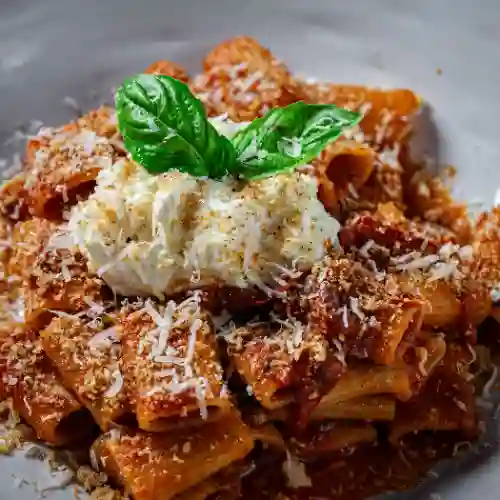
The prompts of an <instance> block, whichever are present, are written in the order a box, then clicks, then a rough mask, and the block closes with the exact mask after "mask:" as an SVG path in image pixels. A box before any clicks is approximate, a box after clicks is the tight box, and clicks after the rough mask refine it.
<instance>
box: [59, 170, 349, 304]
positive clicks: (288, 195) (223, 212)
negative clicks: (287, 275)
mask: <svg viewBox="0 0 500 500" xmlns="http://www.w3.org/2000/svg"><path fill="white" fill-rule="evenodd" d="M316 191H317V186H316V180H315V178H314V177H312V176H310V175H308V174H304V173H299V172H292V173H287V174H280V175H277V176H274V177H269V178H267V179H262V180H258V181H254V182H249V183H247V184H239V183H238V182H237V181H235V180H224V181H215V180H212V179H201V178H195V177H192V176H190V175H188V174H184V173H180V172H177V171H171V172H167V173H164V174H161V175H158V176H153V175H150V174H149V173H148V172H146V170H144V169H143V168H142V167H141V166H139V165H137V164H135V163H133V162H131V161H128V160H121V161H119V162H117V163H116V164H115V165H113V167H112V168H108V169H105V170H103V171H101V173H100V174H99V177H98V179H97V187H96V190H95V192H94V193H93V194H92V195H91V196H90V198H89V199H88V200H86V201H84V202H82V203H80V204H79V205H78V206H76V207H75V208H74V209H73V212H72V214H71V218H70V221H69V224H68V226H69V230H70V234H71V236H72V240H73V241H74V243H75V244H76V245H78V246H79V248H80V250H81V251H82V252H83V253H84V255H86V257H87V258H88V262H89V267H90V269H91V270H92V271H93V272H96V273H97V274H99V275H101V276H102V277H103V278H104V280H105V281H106V282H107V283H108V285H109V286H110V287H111V288H112V289H113V290H115V292H116V293H119V294H123V295H157V296H163V295H168V294H171V293H174V292H176V291H179V290H181V289H185V288H192V287H196V286H199V285H200V284H202V283H209V282H212V281H214V280H220V281H223V282H225V283H227V284H228V285H232V286H237V287H243V288H244V287H248V286H253V285H255V286H258V287H260V288H263V289H265V290H269V289H270V288H273V287H275V285H276V278H278V279H279V275H280V274H282V272H283V271H285V272H286V270H287V269H290V268H293V269H304V268H308V267H311V266H312V264H313V263H314V262H316V261H317V260H319V259H321V257H323V255H324V253H325V245H326V244H327V243H328V242H330V243H334V242H335V240H336V238H337V233H338V230H339V224H338V222H337V221H336V220H335V219H334V218H332V217H331V216H330V215H329V214H328V213H327V212H326V211H325V209H324V207H323V205H322V204H321V202H320V201H319V200H318V198H317V195H316Z"/></svg>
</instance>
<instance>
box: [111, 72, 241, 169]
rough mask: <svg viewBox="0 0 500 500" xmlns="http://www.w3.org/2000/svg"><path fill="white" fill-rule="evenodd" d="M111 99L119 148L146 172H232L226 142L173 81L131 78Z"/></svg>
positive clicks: (199, 105) (184, 87)
mask: <svg viewBox="0 0 500 500" xmlns="http://www.w3.org/2000/svg"><path fill="white" fill-rule="evenodd" d="M115 100H116V111H117V116H118V126H119V129H120V132H121V134H122V136H123V140H124V143H125V148H126V149H127V151H128V152H129V153H130V154H131V155H132V158H133V159H134V160H135V161H136V162H137V163H140V164H141V165H142V166H143V167H145V168H146V169H147V170H148V171H149V172H151V173H161V172H166V171H167V170H171V169H174V168H175V169H177V170H180V171H182V172H188V173H190V174H192V175H194V176H197V177H213V178H219V177H222V176H223V175H225V174H227V172H228V169H229V168H230V167H234V164H235V163H236V155H235V150H234V147H233V146H232V145H231V142H230V141H229V139H227V138H226V137H224V136H222V135H220V134H219V133H218V132H217V131H216V130H215V128H214V126H213V125H212V124H211V123H210V122H209V121H208V120H207V117H206V115H205V110H204V109H203V105H202V103H201V102H200V101H199V100H198V99H196V98H195V97H194V96H193V94H191V92H190V90H189V88H188V87H187V85H185V84H184V83H182V82H180V81H179V80H176V79H175V78H171V77H169V76H159V75H137V76H135V77H132V78H128V79H127V80H125V82H124V83H123V85H122V86H121V87H120V89H118V92H117V94H116V99H115Z"/></svg>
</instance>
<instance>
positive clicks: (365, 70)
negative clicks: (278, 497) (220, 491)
mask: <svg viewBox="0 0 500 500" xmlns="http://www.w3.org/2000/svg"><path fill="white" fill-rule="evenodd" d="M499 24H500V1H499V0H482V1H481V2H472V1H470V0H469V1H468V0H439V1H437V0H420V1H418V2H417V1H412V0H406V1H404V0H378V1H376V2H375V1H374V0H349V1H347V2H339V1H337V2H334V1H331V0H307V1H301V0H252V1H250V0H249V1H243V0H241V1H237V0H211V1H208V0H205V1H202V0H182V1H175V0H170V1H167V0H148V1H147V2H145V1H143V2H140V1H139V0H85V1H80V2H78V1H76V0H73V1H70V0H45V1H43V2H41V1H38V2H34V1H32V2H30V1H29V0H2V2H1V4H0V157H2V156H10V155H12V154H13V153H14V150H15V148H16V144H15V140H10V141H8V144H4V141H6V140H7V139H9V138H12V133H13V132H14V131H15V130H16V129H17V128H18V127H20V126H21V127H22V126H26V124H28V123H29V121H30V120H33V119H36V120H41V121H42V122H44V123H46V124H57V123H62V122H65V121H68V120H69V119H70V118H71V117H72V113H73V112H72V110H70V109H68V106H65V105H64V104H63V101H64V100H65V99H64V98H65V97H71V98H72V99H75V100H76V101H77V102H78V103H79V104H80V105H81V106H82V107H83V108H89V107H92V106H94V105H95V104H97V103H98V102H100V101H101V100H102V99H108V100H109V99H110V97H111V93H110V88H111V87H112V86H113V85H117V84H119V83H120V82H121V79H122V77H124V76H125V75H128V74H131V73H136V72H138V71H140V70H141V69H143V68H145V67H146V66H148V65H149V64H150V63H151V62H153V61H155V60H156V59H160V58H166V59H171V60H174V61H177V62H179V63H181V64H183V65H184V66H186V67H187V68H188V69H190V70H193V71H196V70H197V69H199V65H200V60H201V58H202V56H203V55H204V54H205V53H206V52H207V51H208V49H209V48H210V47H211V46H213V45H214V44H216V43H217V42H220V41H221V40H222V39H224V38H227V37H230V36H233V35H237V34H250V35H253V36H255V37H256V38H257V39H258V40H259V41H261V42H262V43H263V44H264V45H267V46H269V47H270V48H271V49H272V51H273V52H274V53H275V54H276V55H277V56H278V57H280V58H282V59H283V60H285V61H286V62H287V64H288V65H289V66H290V68H291V69H292V70H293V71H294V72H296V73H300V74H303V75H305V76H309V77H314V78H317V79H322V80H331V81H335V82H346V83H366V84H371V85H374V86H383V87H411V88H413V89H415V90H416V91H417V92H418V93H419V94H420V95H421V96H422V97H424V98H425V99H426V100H427V101H428V102H429V104H430V105H431V106H432V108H433V116H432V120H433V124H434V126H433V127H432V130H429V129H427V131H426V137H424V142H426V143H427V144H426V146H427V150H428V152H429V153H430V154H431V155H433V156H434V157H436V158H437V160H438V161H439V162H440V163H451V164H453V165H455V166H456V167H457V169H458V179H457V182H456V186H455V194H456V195H457V196H458V197H460V198H464V199H467V200H469V201H470V202H472V204H473V207H474V208H476V209H477V208H479V207H480V206H481V207H485V208H487V207H488V206H490V205H491V204H492V203H493V200H494V195H495V192H496V189H497V186H498V187H500V127H499V125H498V120H499V117H500V91H499V88H500V86H499V83H498V82H499V81H500V55H499V48H500V29H499V28H498V25H499ZM438 68H439V71H438ZM438 73H440V74H438ZM65 101H66V102H70V100H68V99H66V100H65ZM430 139H432V140H431V141H430ZM499 435H500V431H499V429H498V423H497V422H496V421H494V420H491V421H490V422H489V423H488V433H487V438H486V439H485V441H484V442H483V444H480V445H479V446H478V447H476V449H475V451H473V452H471V453H469V454H468V456H466V457H464V458H462V459H461V460H459V461H457V462H455V463H453V462H448V463H445V464H441V465H440V466H439V467H438V469H437V470H438V471H439V472H440V477H439V479H429V480H428V481H427V482H425V483H424V484H423V485H422V486H421V487H420V488H419V489H418V490H416V491H415V492H410V493H407V494H404V495H403V494H396V495H395V496H394V498H398V499H403V498H405V499H417V498H418V499H420V498H421V499H427V498H440V499H443V500H444V499H450V500H451V499H453V500H468V499H471V498H481V500H496V499H498V498H500V493H499V491H498V490H500V451H499V450H498V449H497V448H498V437H499ZM45 467H46V466H45V465H43V464H38V463H36V462H34V461H33V460H31V461H27V460H24V459H22V458H14V459H12V458H4V457H2V458H0V483H1V484H2V489H1V491H0V498H2V499H5V500H13V499H14V498H16V499H17V500H34V499H36V498H38V494H37V493H35V492H34V489H33V486H31V485H21V488H20V489H16V486H19V481H18V480H17V481H16V479H15V477H21V476H28V479H29V480H30V481H33V482H36V481H37V478H39V477H42V476H43V475H44V474H45V476H46V472H44V468H45ZM13 475H14V476H15V477H13ZM45 480H46V479H45ZM41 481H42V483H43V481H44V479H43V478H42V479H41ZM433 494H436V495H438V494H439V495H440V496H439V497H438V496H436V497H433V496H432V495H433ZM50 495H51V496H50V498H53V499H54V500H56V499H67V500H69V499H72V498H73V492H72V490H69V491H65V492H60V491H59V492H55V493H52V492H51V493H50Z"/></svg>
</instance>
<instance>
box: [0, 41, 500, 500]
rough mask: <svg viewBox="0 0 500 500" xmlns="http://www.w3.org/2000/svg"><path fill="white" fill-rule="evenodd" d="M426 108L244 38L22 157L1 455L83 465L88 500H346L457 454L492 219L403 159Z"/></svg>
mask: <svg viewBox="0 0 500 500" xmlns="http://www.w3.org/2000/svg"><path fill="white" fill-rule="evenodd" d="M424 106H425V103H424V102H423V101H422V99H421V98H420V97H419V96H417V95H416V94H415V93H414V92H412V91H411V90H407V89H396V90H381V89H376V88H369V87H364V86H352V85H339V84H334V83H317V82H311V81H307V80H303V79H300V78H298V77H296V76H294V75H293V74H292V73H291V72H290V71H289V69H288V68H287V67H286V66H285V64H284V63H282V62H281V61H279V60H277V59H276V58H275V57H274V56H273V55H272V54H271V52H269V50H267V49H266V48H264V47H262V46H261V45H260V44H259V43H258V42H256V41H255V40H254V39H252V38H249V37H245V36H240V37H236V38H234V39H230V40H227V41H225V42H223V43H221V44H220V45H218V46H216V47H215V48H214V49H213V50H212V51H211V52H210V53H209V54H208V55H207V56H206V57H205V59H204V61H203V72H202V73H201V74H199V75H198V76H196V77H194V78H191V77H190V76H188V74H187V73H186V71H185V70H184V69H183V68H182V67H181V66H179V65H177V64H175V63H173V62H170V61H166V60H165V61H163V60H162V61H158V62H156V63H154V64H153V65H152V66H150V67H149V68H147V69H146V70H145V71H144V73H141V74H138V75H135V76H132V77H130V78H127V79H126V80H125V81H124V82H123V84H122V86H121V87H119V88H118V89H117V90H116V93H115V106H114V107H111V106H101V107H100V108H98V109H95V110H92V111H90V112H88V113H86V114H84V115H82V116H79V117H77V118H76V119H75V120H74V121H72V122H71V123H69V124H66V125H63V126H59V127H43V128H41V129H40V130H39V131H38V133H37V134H36V135H34V136H30V137H29V138H28V141H27V145H26V151H25V155H24V159H23V162H22V169H21V170H20V172H19V173H17V174H16V175H14V176H13V177H12V178H10V179H8V180H7V181H6V182H5V183H4V184H3V186H2V188H1V194H0V213H1V218H0V231H1V236H0V238H1V248H0V266H1V301H2V306H1V309H0V310H1V313H2V322H1V324H0V332H1V333H0V394H1V399H2V401H3V402H2V403H1V405H2V406H1V411H2V412H3V415H4V416H5V421H4V423H3V431H2V432H3V434H2V436H1V441H0V443H1V444H2V449H3V451H4V452H5V453H9V452H10V451H11V450H12V449H13V448H15V447H16V446H17V445H18V444H19V443H21V442H23V441H24V440H25V439H31V440H33V439H35V440H38V441H40V442H43V443H45V444H47V445H48V446H50V447H57V448H63V449H72V450H75V449H78V450H80V451H81V450H83V451H84V453H83V454H82V453H80V454H79V457H82V456H83V458H79V462H78V467H79V470H80V473H78V474H77V478H79V479H80V480H81V476H82V474H83V473H82V472H81V471H85V474H86V476H85V477H87V479H88V478H93V480H92V481H90V480H88V481H83V484H84V486H85V487H86V488H87V490H88V491H89V493H90V494H91V498H92V499H94V500H117V499H119V498H122V497H125V498H131V499H133V500H170V499H172V500H204V499H206V500H208V499H212V500H215V499H219V500H230V499H233V500H234V499H256V498H263V499H265V498H267V499H276V500H286V499H289V500H293V499H296V500H305V499H311V500H312V499H316V500H318V499H330V498H331V499H339V500H345V499H349V500H353V499H363V498H368V497H370V496H372V495H375V494H378V493H381V492H385V491H391V490H404V489H408V488H411V487H412V486H414V485H415V483H416V482H417V481H418V479H419V478H420V477H422V476H423V475H425V473H426V471H427V470H428V469H429V468H430V467H431V466H432V465H433V464H434V463H436V462H437V461H438V460H440V459H442V458H445V457H450V456H454V455H455V454H456V453H457V452H459V451H460V450H461V449H463V448H467V447H468V446H469V444H470V443H472V442H473V441H475V440H476V439H477V438H478V437H479V436H480V435H481V430H482V420H481V411H482V409H483V408H484V407H488V405H491V403H490V402H488V401H487V396H488V394H489V390H490V389H491V387H492V385H493V384H494V381H495V379H494V377H495V376H496V373H497V371H496V368H495V367H494V366H493V364H492V361H491V358H492V352H493V350H494V345H495V344H496V342H497V339H498V327H497V326H496V325H497V322H496V319H495V318H499V319H500V316H499V315H498V313H497V311H496V309H495V307H494V301H493V298H494V296H495V292H496V287H497V284H498V283H499V281H500V276H499V275H500V235H499V227H500V226H499V223H500V209H495V208H494V209H493V210H492V211H491V212H487V213H484V214H482V215H481V216H480V217H479V218H478V219H477V220H475V221H473V220H472V218H471V217H470V216H469V213H468V211H467V210H468V209H467V207H466V206H465V205H464V204H462V203H459V202H458V201H455V200H454V199H453V198H452V197H451V195H450V191H449V188H448V187H447V183H446V179H445V178H444V177H442V176H436V175H433V174H431V173H430V172H428V171H427V170H426V169H425V168H424V166H423V165H422V162H417V161H416V160H415V159H414V158H413V156H412V154H411V150H410V141H411V139H412V137H413V136H414V134H415V130H414V127H415V118H416V117H417V115H419V114H420V112H421V110H422V108H423V107H424ZM26 434H28V435H29V438H28V437H26ZM464 445H465V446H464ZM80 482H82V481H80Z"/></svg>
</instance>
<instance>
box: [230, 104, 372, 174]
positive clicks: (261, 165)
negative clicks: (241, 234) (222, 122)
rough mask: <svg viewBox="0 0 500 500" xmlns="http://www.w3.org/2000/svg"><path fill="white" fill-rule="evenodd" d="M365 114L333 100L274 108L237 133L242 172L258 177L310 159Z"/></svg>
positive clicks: (235, 143)
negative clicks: (341, 106)
mask: <svg viewBox="0 0 500 500" xmlns="http://www.w3.org/2000/svg"><path fill="white" fill-rule="evenodd" d="M361 118H362V116H361V115H360V114H359V113H355V112H353V111H348V110H346V109H343V108H338V107H337V106H334V105H333V104H305V103H304V102H297V103H294V104H290V105H289V106H287V107H285V108H275V109H272V110H271V111H269V112H268V113H266V115H265V116H264V117H263V118H258V119H257V120H254V121H253V122H252V123H251V124H250V125H248V126H247V127H246V128H244V129H242V130H239V131H238V132H237V134H236V135H235V136H234V137H233V139H232V142H233V145H234V147H235V148H236V152H237V158H238V162H239V164H240V165H239V167H238V170H239V174H240V176H242V177H244V178H246V179H256V178H261V177H268V176H271V175H273V174H275V173H278V172H281V171H284V170H290V169H293V168H294V167H296V166H298V165H303V164H306V163H309V162H310V161H311V160H312V159H313V158H315V157H316V156H318V155H319V153H320V152H321V151H322V150H323V149H324V148H325V147H326V146H327V145H328V144H329V143H331V142H333V141H334V140H335V139H337V138H338V137H339V136H340V135H341V134H342V132H343V131H344V130H346V129H348V128H351V127H354V126H355V125H356V124H357V123H359V121H360V120H361Z"/></svg>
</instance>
